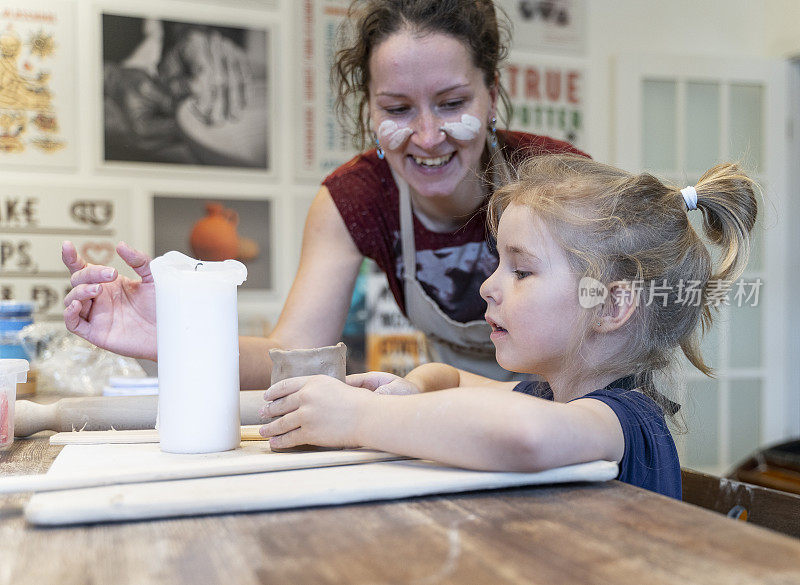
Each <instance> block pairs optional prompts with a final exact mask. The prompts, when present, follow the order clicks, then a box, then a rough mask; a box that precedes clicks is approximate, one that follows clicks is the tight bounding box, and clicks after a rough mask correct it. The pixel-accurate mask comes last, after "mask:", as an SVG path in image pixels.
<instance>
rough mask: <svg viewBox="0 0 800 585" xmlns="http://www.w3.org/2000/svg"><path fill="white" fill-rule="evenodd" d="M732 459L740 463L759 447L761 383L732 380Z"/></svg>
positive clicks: (732, 461) (754, 380)
mask: <svg viewBox="0 0 800 585" xmlns="http://www.w3.org/2000/svg"><path fill="white" fill-rule="evenodd" d="M729 420H730V430H731V431H730V457H731V463H734V464H735V463H738V462H740V461H741V460H742V459H744V458H745V457H748V456H749V455H751V454H752V453H753V452H754V451H755V450H756V449H757V448H758V446H759V443H760V436H761V381H760V380H757V379H753V380H732V381H731V386H730V419H729Z"/></svg>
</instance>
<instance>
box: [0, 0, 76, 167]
mask: <svg viewBox="0 0 800 585" xmlns="http://www.w3.org/2000/svg"><path fill="white" fill-rule="evenodd" d="M76 30H77V29H76V25H75V5H74V4H73V3H72V2H46V1H41V0H15V1H9V0H0V165H2V166H4V167H5V166H9V167H23V168H28V167H35V168H37V169H40V168H42V167H54V168H67V169H69V168H74V167H76V166H77V161H78V152H79V150H78V145H77V143H76V141H77V129H76V122H77V114H78V112H77V108H76V103H77V99H76V91H77V85H76V80H77V76H78V71H77V68H76V62H77V56H76V51H75V34H76Z"/></svg>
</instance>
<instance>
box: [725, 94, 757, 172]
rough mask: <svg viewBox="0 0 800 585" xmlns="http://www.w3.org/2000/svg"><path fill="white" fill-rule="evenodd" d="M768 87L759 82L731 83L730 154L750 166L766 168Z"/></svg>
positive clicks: (750, 167)
mask: <svg viewBox="0 0 800 585" xmlns="http://www.w3.org/2000/svg"><path fill="white" fill-rule="evenodd" d="M763 101H764V87H763V86H762V85H755V84H741V83H740V84H736V83H734V84H731V86H730V100H729V103H730V120H729V133H728V135H729V137H730V153H729V154H730V158H732V159H735V160H741V161H742V162H744V164H745V166H746V167H747V168H749V169H755V171H756V172H759V173H760V172H762V171H763V167H764V164H763V161H764V108H763Z"/></svg>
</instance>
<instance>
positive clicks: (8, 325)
mask: <svg viewBox="0 0 800 585" xmlns="http://www.w3.org/2000/svg"><path fill="white" fill-rule="evenodd" d="M33 308H34V305H33V303H28V302H22V301H0V359H23V360H26V359H29V358H30V356H29V355H28V353H27V352H26V351H25V348H24V347H23V346H22V343H21V341H20V337H19V332H20V330H21V329H22V328H23V327H27V326H28V325H30V324H31V323H33Z"/></svg>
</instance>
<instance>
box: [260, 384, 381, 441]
mask: <svg viewBox="0 0 800 585" xmlns="http://www.w3.org/2000/svg"><path fill="white" fill-rule="evenodd" d="M376 398H377V397H376V396H375V394H374V393H373V392H371V391H370V390H367V389H365V388H356V387H353V386H348V385H347V384H345V383H344V382H340V381H339V380H337V379H335V378H332V377H330V376H322V375H318V376H299V377H296V378H287V379H286V380H281V381H280V382H278V383H277V384H273V385H272V386H270V387H269V388H268V389H267V391H266V392H264V400H266V401H267V402H268V404H267V405H265V406H264V407H263V408H262V409H261V411H260V414H261V417H262V419H264V420H266V419H268V418H272V417H277V418H275V419H274V420H272V421H270V422H268V423H267V424H265V425H264V426H262V427H261V428H260V429H259V433H260V434H261V436H262V437H267V438H269V440H270V441H269V444H270V446H272V447H277V448H280V449H286V448H288V447H296V446H297V445H317V446H320V447H345V448H355V447H360V446H361V444H360V438H359V437H360V432H359V431H360V429H359V425H360V424H361V422H362V421H363V420H364V416H365V412H366V409H367V407H368V405H369V403H370V402H371V401H373V400H375V399H376Z"/></svg>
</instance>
